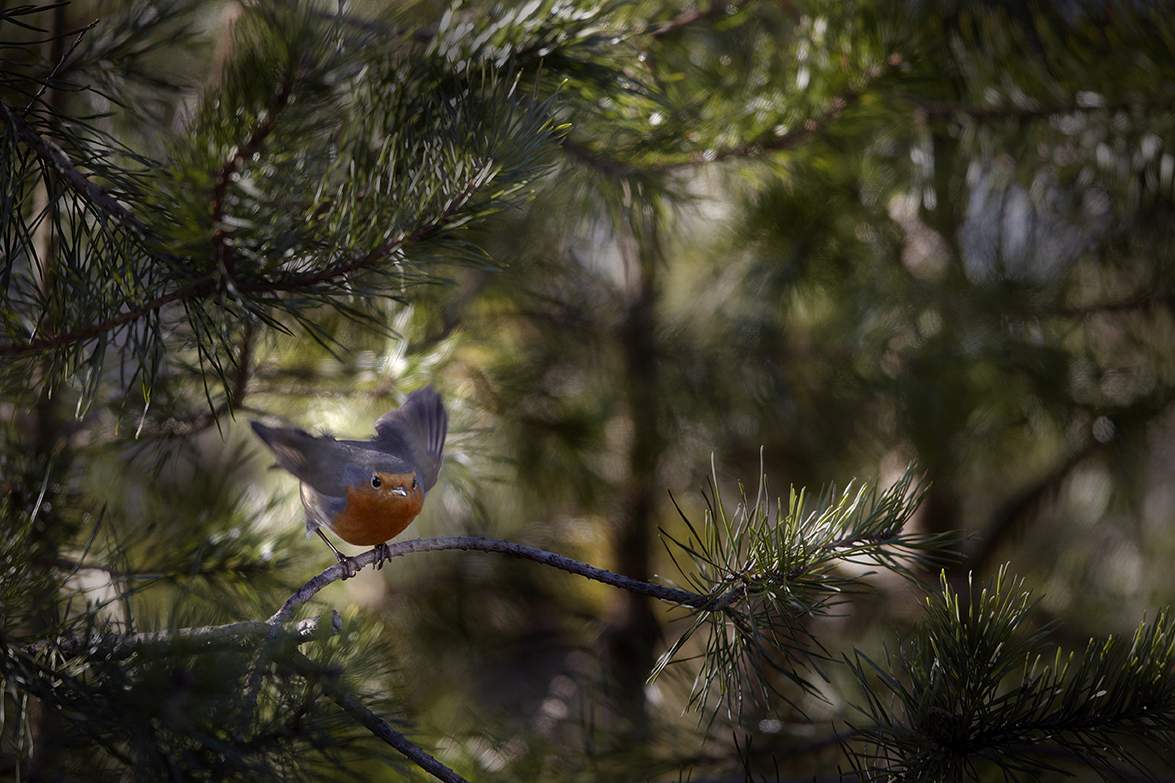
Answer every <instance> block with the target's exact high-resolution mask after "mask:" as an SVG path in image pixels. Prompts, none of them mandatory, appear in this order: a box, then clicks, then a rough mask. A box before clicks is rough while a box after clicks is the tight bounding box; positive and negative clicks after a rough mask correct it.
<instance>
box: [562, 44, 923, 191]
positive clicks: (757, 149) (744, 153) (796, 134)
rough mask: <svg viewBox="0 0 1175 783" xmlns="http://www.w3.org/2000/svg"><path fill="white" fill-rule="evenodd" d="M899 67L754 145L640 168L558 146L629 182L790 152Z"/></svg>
mask: <svg viewBox="0 0 1175 783" xmlns="http://www.w3.org/2000/svg"><path fill="white" fill-rule="evenodd" d="M901 64H902V57H901V55H897V54H893V55H890V57H889V59H888V61H887V66H886V67H884V68H881V67H875V68H871V69H870V70H869V71H868V72H867V73H866V74H865V76H864V83H863V84H862V85H861V86H850V87H849V88H848V89H846V90H845V91H844V92H842V93H841V94H840V95H837V96H835V97H833V98H832V99H831V100H830V101H829V102H828V106H827V108H825V109H824V111H822V112H821V113H820V114H818V115H817V116H815V117H812V118H810V119H808V120H805V121H804V123H803V124H802V125H800V127H798V128H796V129H794V130H790V131H788V132H786V133H783V134H781V135H778V136H775V135H773V136H770V137H767V138H761V139H758V140H754V141H748V142H744V143H742V144H735V145H732V146H729V147H723V148H720V149H716V150H707V151H705V152H693V153H689V154H688V155H687V156H686V158H685V160H678V161H673V162H669V163H663V164H656V165H651V166H640V165H636V164H632V163H628V162H626V161H624V160H621V159H619V158H617V157H614V156H611V155H607V154H605V153H603V152H600V151H597V150H592V149H589V148H587V147H585V146H583V145H581V144H579V143H577V142H574V141H572V140H571V139H570V138H565V139H564V140H563V142H562V146H563V151H564V152H566V153H567V154H568V156H570V157H571V158H573V159H575V160H577V161H579V162H580V163H583V164H585V165H587V166H588V167H589V168H591V169H593V170H595V171H596V172H598V173H599V174H602V175H604V176H606V177H610V178H613V179H629V178H641V177H650V176H655V175H659V174H672V173H674V172H679V171H683V170H685V169H691V168H697V167H699V166H704V165H707V164H711V163H723V162H726V161H730V160H745V159H756V158H761V157H763V156H766V155H771V154H774V153H778V152H784V151H786V150H789V149H794V148H796V147H798V146H800V145H802V144H803V143H804V142H806V141H808V140H809V139H811V138H812V137H814V136H817V135H819V134H821V133H823V132H824V131H825V130H826V129H827V128H828V127H829V126H830V125H831V124H832V122H833V121H834V120H836V119H837V118H838V117H839V116H840V115H841V114H843V113H844V111H845V110H846V109H848V108H849V107H850V106H852V105H853V104H854V103H856V102H857V101H858V100H859V99H860V97H861V94H862V92H863V91H864V89H865V88H866V87H868V86H869V85H870V84H872V83H874V82H876V81H877V80H879V79H881V78H883V77H884V76H886V75H888V74H889V73H891V72H892V71H893V70H894V69H896V68H897V67H898V66H900V65H901Z"/></svg>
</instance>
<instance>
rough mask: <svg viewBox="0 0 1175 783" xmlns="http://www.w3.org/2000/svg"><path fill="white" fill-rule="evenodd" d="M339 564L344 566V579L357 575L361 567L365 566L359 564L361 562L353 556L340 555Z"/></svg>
mask: <svg viewBox="0 0 1175 783" xmlns="http://www.w3.org/2000/svg"><path fill="white" fill-rule="evenodd" d="M339 565H341V566H342V567H343V579H350V578H351V577H353V576H355V574H357V573H359V570H360V569H361V568H363V566H361V565H359V562H358V561H357V560H356V559H355V558H353V557H345V556H343V557H340V558H339Z"/></svg>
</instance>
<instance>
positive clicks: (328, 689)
mask: <svg viewBox="0 0 1175 783" xmlns="http://www.w3.org/2000/svg"><path fill="white" fill-rule="evenodd" d="M286 663H287V664H288V665H289V666H291V667H292V668H293V669H294V671H296V672H297V673H298V674H300V675H302V676H304V677H307V678H313V679H314V680H315V682H317V683H318V684H319V685H321V686H322V690H323V691H324V692H325V693H326V694H327V695H328V696H330V697H331V698H332V699H334V702H335V704H337V705H339V706H340V707H342V708H343V711H345V712H347V713H349V714H350V715H351V716H353V717H354V718H356V719H357V720H358V721H359V722H360V723H362V724H363V725H364V726H366V727H367V728H368V729H369V730H370V731H371V733H372V734H374V735H375V736H376V737H378V738H379V739H381V740H383V741H384V742H386V743H387V744H388V745H391V746H392V747H393V748H395V749H396V750H398V751H399V752H400V753H402V754H403V755H404V757H405V758H407V759H408V760H409V761H411V762H412V763H413V764H415V765H416V766H418V767H420V768H421V769H422V770H424V771H425V772H427V773H428V774H430V775H432V776H433V777H434V778H436V779H437V780H440V781H443V783H467V781H466V780H465V778H463V777H461V776H460V775H458V774H457V773H456V772H454V771H453V770H451V769H449V768H448V767H446V766H445V765H444V764H442V763H441V762H439V761H437V760H436V759H435V758H433V757H432V756H430V755H429V754H428V753H426V752H424V751H423V750H422V749H420V748H419V747H417V746H416V745H415V744H414V743H413V742H412V741H411V740H409V739H408V738H407V737H405V736H404V735H403V734H401V733H400V732H398V731H396V730H395V729H393V728H392V727H391V726H390V725H388V722H387V721H385V720H384V719H383V718H381V717H379V716H378V715H376V714H375V713H374V712H372V711H371V710H369V709H367V707H366V706H365V705H364V704H363V702H361V701H359V700H358V699H356V698H355V697H354V696H352V695H351V694H350V693H348V692H347V691H346V690H345V689H344V688H343V687H342V686H341V685H340V684H339V680H338V677H337V676H332V675H331V674H330V673H325V672H323V671H322V669H321V667H319V666H316V665H315V664H314V662H313V661H311V660H310V659H309V658H307V657H306V656H305V655H303V654H302V653H300V652H297V651H295V652H294V653H293V654H292V655H291V656H290V658H289V660H288V661H286Z"/></svg>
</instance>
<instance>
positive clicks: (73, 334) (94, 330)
mask: <svg viewBox="0 0 1175 783" xmlns="http://www.w3.org/2000/svg"><path fill="white" fill-rule="evenodd" d="M491 174H492V169H491V168H490V167H488V166H485V167H483V168H481V169H480V170H478V171H477V172H476V173H475V174H474V175H473V176H471V177H470V178H469V179H468V180H467V181H466V182H465V183H464V184H463V185H462V186H461V188H460V189H459V190H458V191H457V192H456V193H455V194H454V195H453V196H452V197H451V198H450V199H449V201H448V202H447V203H446V204H445V205H444V208H443V209H442V210H441V211H440V212H439V213H438V214H436V215H434V216H433V217H432V218H430V219H429V220H427V221H426V222H424V223H423V224H422V225H420V226H418V227H417V228H416V229H415V230H414V231H412V232H410V233H406V234H400V235H399V236H396V237H394V238H392V239H390V240H388V241H387V242H385V243H384V244H383V245H381V246H380V247H378V248H376V249H375V250H372V251H370V252H368V253H363V254H360V255H357V256H355V257H353V258H351V259H349V260H347V261H344V262H342V263H338V264H334V265H332V266H329V267H327V268H325V269H322V270H320V271H317V272H304V273H286V274H283V275H279V276H266V277H265V278H263V279H260V280H253V281H249V282H239V283H236V284H234V286H233V288H235V289H236V290H237V291H239V292H241V293H243V294H253V295H264V294H276V293H285V292H289V291H296V290H300V289H304V288H311V287H313V286H316V285H321V284H323V283H331V282H334V281H336V280H338V279H340V278H344V277H346V276H347V275H349V274H351V273H352V272H356V271H360V270H364V269H368V268H371V267H373V266H375V265H376V264H378V263H380V262H381V261H383V260H385V259H387V258H388V257H390V256H392V255H395V254H396V253H398V252H400V251H401V250H402V249H403V248H404V246H406V245H410V244H414V243H416V242H421V241H423V240H424V239H425V238H426V237H427V236H428V235H429V234H430V233H432V232H434V231H436V230H438V229H441V228H443V227H444V226H445V224H446V223H447V222H448V221H449V220H451V219H452V218H453V216H454V215H456V214H457V213H458V212H459V211H460V210H461V209H462V208H463V207H465V206H467V205H468V204H469V202H470V200H471V199H472V197H473V195H474V194H475V193H476V191H477V187H478V186H480V185H481V184H483V183H484V182H485V181H486V180H487V179H489V177H490V175H491ZM220 285H221V284H220V283H219V282H218V281H216V280H205V281H203V282H200V283H195V284H193V285H189V286H185V287H183V288H180V289H177V290H175V291H172V292H170V293H167V294H163V295H161V296H158V297H156V298H154V299H152V300H151V301H149V302H147V303H146V304H143V305H140V306H139V307H135V308H132V309H130V310H127V311H125V312H123V313H120V314H119V315H117V316H116V317H114V318H109V319H107V320H105V321H101V322H99V323H96V324H91V325H89V326H85V327H81V328H78V329H74V330H71V331H67V332H61V333H58V334H55V335H52V336H49V337H38V338H34V339H32V340H29V341H27V342H20V343H0V356H3V355H10V356H11V355H19V354H25V353H32V352H36V351H43V350H46V349H49V348H55V347H60V346H64V345H70V344H73V343H80V342H85V341H87V340H91V339H93V338H95V337H98V336H99V335H102V334H106V333H108V332H111V331H113V330H115V329H117V328H119V327H120V326H125V325H126V324H129V323H131V322H133V321H137V320H139V319H141V318H143V317H145V316H148V315H150V314H152V313H154V312H157V311H159V310H161V309H163V308H164V307H166V306H167V305H169V304H173V303H175V302H182V301H187V300H196V299H205V298H207V297H210V296H212V295H213V294H214V293H216V291H217V290H219V288H220Z"/></svg>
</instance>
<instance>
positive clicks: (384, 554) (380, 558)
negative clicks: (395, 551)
mask: <svg viewBox="0 0 1175 783" xmlns="http://www.w3.org/2000/svg"><path fill="white" fill-rule="evenodd" d="M391 559H392V550H391V549H390V548H389V547H388V545H387V542H384V543H382V544H376V545H375V567H376V569H377V570H379V569H382V568H383V567H384V562H385V561H388V560H391Z"/></svg>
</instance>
